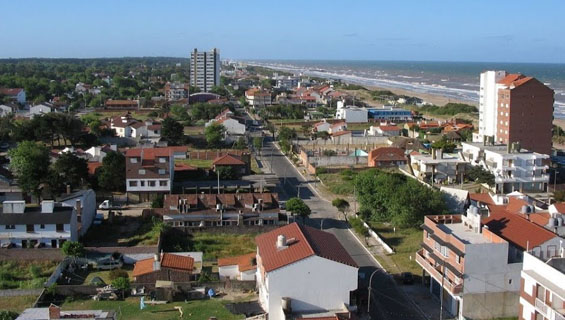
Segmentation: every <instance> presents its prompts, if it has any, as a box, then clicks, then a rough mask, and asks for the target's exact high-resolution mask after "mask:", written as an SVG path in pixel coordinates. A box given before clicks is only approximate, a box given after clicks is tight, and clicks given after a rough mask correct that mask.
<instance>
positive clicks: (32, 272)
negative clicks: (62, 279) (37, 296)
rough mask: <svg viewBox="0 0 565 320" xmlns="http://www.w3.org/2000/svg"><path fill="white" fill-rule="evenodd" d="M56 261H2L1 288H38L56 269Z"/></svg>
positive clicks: (0, 265)
mask: <svg viewBox="0 0 565 320" xmlns="http://www.w3.org/2000/svg"><path fill="white" fill-rule="evenodd" d="M58 264H59V263H58V262H55V261H2V262H0V289H38V288H43V284H44V283H45V281H47V279H48V278H49V276H50V275H51V274H52V273H53V271H55V268H56V267H57V265H58Z"/></svg>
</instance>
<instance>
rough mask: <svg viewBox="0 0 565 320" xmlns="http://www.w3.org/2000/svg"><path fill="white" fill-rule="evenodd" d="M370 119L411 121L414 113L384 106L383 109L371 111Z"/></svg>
mask: <svg viewBox="0 0 565 320" xmlns="http://www.w3.org/2000/svg"><path fill="white" fill-rule="evenodd" d="M368 111H369V119H376V120H381V121H411V120H412V111H410V110H406V109H399V108H394V107H391V106H384V107H382V108H378V109H377V108H373V109H369V110H368Z"/></svg>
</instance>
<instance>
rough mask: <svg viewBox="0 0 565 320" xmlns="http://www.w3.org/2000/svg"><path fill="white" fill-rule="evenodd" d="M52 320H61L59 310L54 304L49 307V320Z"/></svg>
mask: <svg viewBox="0 0 565 320" xmlns="http://www.w3.org/2000/svg"><path fill="white" fill-rule="evenodd" d="M52 319H61V308H59V307H58V306H56V305H54V304H51V305H50V306H49V320H52Z"/></svg>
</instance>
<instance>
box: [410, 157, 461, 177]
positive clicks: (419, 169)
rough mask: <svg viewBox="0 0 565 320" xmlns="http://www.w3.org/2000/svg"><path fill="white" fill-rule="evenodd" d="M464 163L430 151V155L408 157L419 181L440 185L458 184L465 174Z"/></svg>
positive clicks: (456, 158)
mask: <svg viewBox="0 0 565 320" xmlns="http://www.w3.org/2000/svg"><path fill="white" fill-rule="evenodd" d="M465 165H466V162H465V161H463V160H461V159H459V157H456V156H453V155H447V154H444V153H443V152H442V151H441V150H432V154H431V155H428V154H414V155H411V156H410V166H411V168H412V171H413V172H414V176H416V177H417V178H418V179H420V180H424V181H432V182H433V183H441V182H443V181H447V182H449V183H455V182H460V181H461V179H462V178H463V176H464V174H465Z"/></svg>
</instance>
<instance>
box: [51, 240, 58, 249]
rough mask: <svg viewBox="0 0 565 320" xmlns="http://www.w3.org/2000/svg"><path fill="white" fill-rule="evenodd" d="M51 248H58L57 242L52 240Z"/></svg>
mask: <svg viewBox="0 0 565 320" xmlns="http://www.w3.org/2000/svg"><path fill="white" fill-rule="evenodd" d="M51 248H57V240H51Z"/></svg>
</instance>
